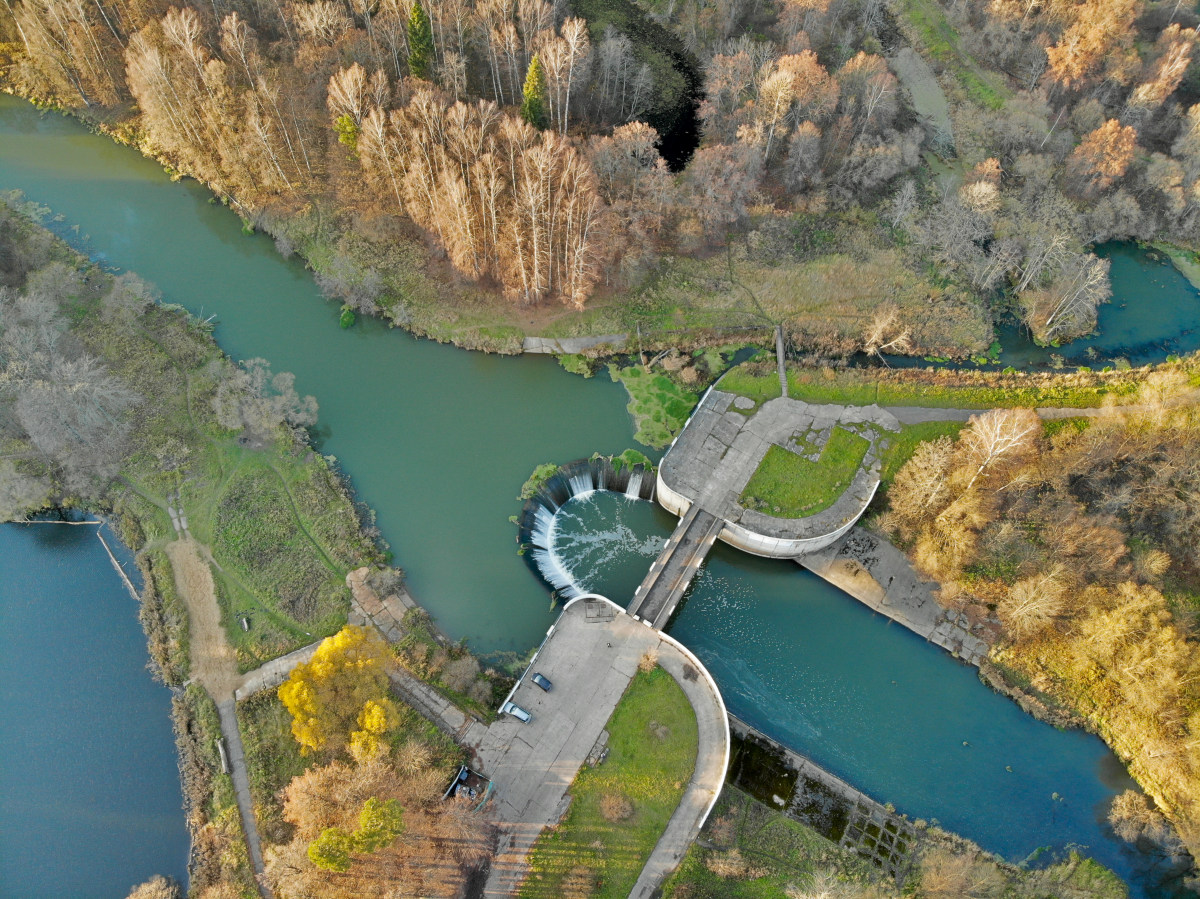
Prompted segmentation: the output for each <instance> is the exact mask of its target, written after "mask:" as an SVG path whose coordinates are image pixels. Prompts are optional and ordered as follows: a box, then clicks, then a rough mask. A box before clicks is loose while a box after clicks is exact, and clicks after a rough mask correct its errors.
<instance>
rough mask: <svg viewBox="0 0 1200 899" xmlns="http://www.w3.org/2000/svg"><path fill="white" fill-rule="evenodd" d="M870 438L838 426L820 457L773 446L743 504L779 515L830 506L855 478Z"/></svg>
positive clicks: (809, 512) (804, 513)
mask: <svg viewBox="0 0 1200 899" xmlns="http://www.w3.org/2000/svg"><path fill="white" fill-rule="evenodd" d="M870 447H871V442H870V441H869V440H867V439H866V438H865V437H860V436H858V435H857V434H852V433H851V432H850V431H847V430H845V429H844V428H837V427H835V428H834V429H833V430H832V431H831V432H830V434H829V440H828V441H827V442H826V444H825V447H824V448H823V449H822V450H821V456H820V458H819V459H818V461H816V462H814V461H812V460H811V459H805V458H804V457H802V456H799V455H797V454H796V453H793V452H792V451H791V450H786V449H784V448H783V447H780V446H772V447H770V448H769V449H768V450H767V454H766V456H764V457H763V460H762V462H760V463H759V465H758V468H757V469H756V470H755V472H754V476H753V477H751V478H750V483H748V484H747V485H746V489H745V491H744V492H743V493H742V499H741V501H742V505H744V506H745V507H746V508H748V509H758V510H759V511H760V512H765V513H766V514H768V515H774V516H776V517H777V518H804V517H806V516H808V515H815V514H816V513H818V512H820V511H822V510H824V509H828V508H829V507H830V506H832V505H833V504H834V503H835V502H837V499H838V497H839V496H841V495H842V494H843V493H845V491H846V488H847V487H849V486H850V482H851V481H852V480H853V479H854V474H855V472H857V471H858V467H859V466H860V465H861V464H862V461H863V457H864V456H865V455H866V454H867V450H868V449H870Z"/></svg>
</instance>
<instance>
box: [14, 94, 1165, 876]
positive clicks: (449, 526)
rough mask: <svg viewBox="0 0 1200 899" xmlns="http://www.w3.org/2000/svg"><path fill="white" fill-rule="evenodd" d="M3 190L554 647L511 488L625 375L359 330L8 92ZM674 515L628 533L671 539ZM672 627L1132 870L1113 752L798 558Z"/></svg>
mask: <svg viewBox="0 0 1200 899" xmlns="http://www.w3.org/2000/svg"><path fill="white" fill-rule="evenodd" d="M0 188H18V189H20V190H22V191H24V192H25V194H26V195H27V196H28V197H29V198H30V199H31V200H34V201H36V202H38V203H42V204H45V205H46V206H48V207H49V208H50V209H51V210H52V211H53V213H55V214H57V215H60V216H62V219H63V221H62V222H60V223H59V224H57V225H56V226H55V227H56V228H57V230H59V232H60V233H62V234H63V235H64V236H65V237H66V238H67V239H68V240H70V241H71V242H72V243H73V244H75V245H76V246H77V247H79V248H81V249H83V250H85V251H86V252H88V253H89V254H90V255H92V256H93V258H96V259H98V260H102V261H103V262H105V263H106V264H107V265H109V266H111V267H114V268H120V269H131V270H134V271H137V272H138V273H139V274H141V275H142V276H144V277H146V278H147V279H149V280H151V281H153V282H155V283H156V284H157V285H158V286H159V287H160V288H161V289H162V291H163V294H164V299H166V300H167V301H170V302H177V303H181V304H183V305H184V306H186V307H187V308H188V309H190V310H191V311H193V312H194V313H196V314H201V315H205V316H208V315H212V314H215V315H216V317H217V323H218V324H217V329H216V336H217V339H218V340H219V342H220V343H221V345H222V346H223V347H224V348H225V349H226V351H228V352H229V353H230V354H231V355H233V356H234V357H236V358H242V359H245V358H250V357H255V356H263V357H266V358H267V359H269V360H270V361H271V362H272V364H273V365H274V367H275V369H276V370H277V371H278V370H290V371H293V372H295V374H296V376H297V380H296V385H297V388H298V389H299V390H300V391H301V392H304V393H313V394H315V395H316V396H317V398H318V400H319V401H320V403H321V413H320V425H319V430H320V441H321V448H322V451H324V452H326V453H331V454H335V455H336V456H337V458H338V459H339V461H340V463H341V464H342V466H343V467H344V469H345V471H347V472H349V473H350V474H351V475H352V478H353V482H354V484H355V486H356V488H357V489H358V490H359V492H360V494H361V496H362V497H363V498H364V499H365V500H367V501H368V502H369V503H370V504H371V505H372V506H373V507H374V508H375V509H376V510H377V512H378V524H379V526H380V528H381V530H382V532H383V534H384V536H385V537H386V538H387V540H388V541H389V542H390V543H391V545H392V547H393V549H394V551H395V553H396V558H397V561H398V562H399V563H400V564H401V565H403V566H405V568H406V569H407V571H408V575H409V584H410V587H411V589H412V591H413V593H414V595H415V596H416V597H417V599H418V600H419V601H420V602H421V603H422V604H423V605H425V606H426V607H427V608H428V609H429V610H430V611H431V613H432V614H433V615H434V617H435V618H436V619H437V621H438V623H439V624H440V625H441V627H442V628H443V629H444V630H445V631H447V632H448V633H449V634H450V636H451V637H453V638H455V639H457V638H463V637H465V638H468V639H470V640H471V642H472V644H473V645H474V646H475V647H476V648H477V649H480V650H483V651H490V650H500V649H504V650H517V651H525V650H527V649H528V648H529V647H530V646H532V645H533V644H535V643H536V642H537V641H538V640H539V639H540V637H541V635H542V634H543V633H544V631H545V628H546V627H547V625H548V624H549V622H550V621H551V620H552V618H553V615H552V612H551V610H550V608H549V602H548V600H547V597H546V593H545V591H544V590H543V589H542V588H541V587H540V585H539V584H537V583H536V582H535V580H534V579H533V578H532V577H531V576H530V575H529V572H528V570H527V568H526V566H525V565H524V563H523V562H522V561H521V560H520V559H519V558H518V557H517V556H516V553H515V545H514V541H515V537H516V528H515V527H513V526H512V525H510V524H509V523H508V518H509V516H510V515H513V514H515V513H516V512H517V510H518V505H519V504H518V502H517V501H516V493H517V491H518V490H519V488H520V485H521V484H522V482H523V481H524V480H525V478H526V477H527V476H528V475H529V473H530V471H531V470H532V468H533V467H534V465H535V464H536V463H539V462H545V461H553V462H562V461H566V460H569V459H574V458H579V457H581V456H587V455H590V454H591V453H592V452H594V451H600V452H605V453H611V452H619V451H620V450H622V449H624V448H626V447H628V446H631V445H632V443H633V440H632V427H631V422H630V421H629V418H628V415H627V414H626V412H625V409H624V406H625V400H626V398H625V395H624V392H623V390H622V388H620V387H619V386H618V385H615V384H612V383H610V382H609V381H608V380H607V379H606V378H603V377H598V378H595V379H592V380H590V381H585V380H583V379H582V378H579V377H577V376H573V375H568V374H567V373H565V372H563V371H562V370H561V369H560V368H559V367H558V366H557V364H556V363H555V362H554V361H553V360H551V359H547V358H501V357H494V356H484V355H480V354H472V353H467V352H464V351H461V350H457V349H454V348H452V347H447V346H441V345H437V344H434V343H431V342H428V341H417V340H414V339H413V338H411V337H409V336H407V335H405V334H402V333H399V332H394V331H392V332H389V331H388V329H386V328H385V327H384V326H382V325H380V324H379V323H377V322H373V321H366V322H361V323H360V324H359V325H356V326H355V327H354V328H352V329H350V330H346V331H343V330H341V329H339V328H338V327H337V317H338V307H337V305H336V304H334V303H331V302H328V301H326V300H324V299H323V298H321V297H320V295H319V293H318V292H317V290H316V288H315V286H314V284H313V282H312V280H311V278H310V277H309V276H308V274H307V273H306V272H305V270H304V269H303V267H302V266H301V265H300V264H299V263H297V262H296V261H294V260H293V261H285V260H283V259H281V258H280V257H279V256H278V255H277V254H276V253H275V250H274V247H273V245H272V243H271V241H270V240H268V239H267V238H265V237H263V236H261V235H253V236H247V235H244V234H243V233H242V232H241V228H240V222H239V220H238V219H237V218H236V216H234V215H233V214H232V213H230V212H229V211H228V210H226V209H224V208H223V207H221V206H219V205H217V204H215V203H212V202H210V199H209V195H208V194H207V193H206V192H205V191H204V190H203V189H202V188H200V187H199V186H197V185H195V184H193V183H191V182H187V181H184V182H179V183H172V182H170V181H169V180H168V179H167V177H166V176H165V175H164V174H163V173H162V171H161V169H159V168H158V167H157V166H156V165H154V164H153V163H151V162H149V161H147V160H145V159H143V158H141V157H139V156H138V155H137V154H135V153H134V152H132V151H130V150H128V149H125V148H122V147H119V146H116V145H114V144H113V143H112V142H110V141H109V140H107V139H106V138H103V137H98V136H94V135H90V134H88V133H87V132H86V131H85V130H84V129H83V128H81V127H80V126H79V125H78V124H77V123H75V122H73V121H71V120H68V119H63V118H61V117H58V116H54V115H48V116H47V115H41V114H39V113H38V112H37V111H36V110H34V109H33V108H32V107H31V106H29V105H28V104H25V103H22V102H20V101H16V100H13V99H11V98H0ZM646 508H647V509H649V508H650V507H648V506H647V507H646ZM650 514H651V515H658V516H660V517H661V514H662V513H653V512H652V513H650ZM668 527H669V525H668V523H666V522H664V521H659V522H657V523H652V524H651V525H650V526H646V525H645V524H639V525H638V526H637V527H636V528H631V529H630V531H629V534H630V535H631V538H632V539H635V540H641V542H642V543H643V544H646V545H648V546H650V547H651V549H652V547H653V543H654V540H656V539H660V538H661V535H662V533H665V531H664V529H665V528H668ZM639 535H641V536H639ZM646 551H648V550H646V548H645V546H643V547H642V549H641V550H639V551H638V552H639V553H640V554H639V555H638V556H637V559H636V565H634V564H618V565H617V566H616V567H617V568H618V569H620V570H621V571H622V576H623V577H624V578H625V579H626V580H629V579H630V578H632V583H635V584H636V583H637V581H639V580H640V579H641V575H642V573H643V571H644V567H641V566H643V565H644V561H643V560H644V553H645V552H646ZM614 558H617V557H616V556H614ZM635 568H636V570H634V569H635ZM611 589H613V590H614V591H619V590H621V589H624V588H623V587H620V586H617V585H614V586H613V587H612V588H611ZM706 597H708V598H706ZM614 598H619V597H614ZM674 628H675V630H674V632H675V633H676V635H677V636H679V637H680V638H681V639H683V640H684V642H686V643H689V644H691V645H693V648H695V649H696V650H697V651H698V652H700V653H701V655H702V657H704V658H706V660H707V661H708V662H709V664H711V665H712V667H713V669H714V674H716V675H717V677H718V680H719V681H720V683H721V687H722V690H723V691H725V692H726V695H727V699H728V701H729V703H730V705H731V706H732V707H733V708H734V710H735V711H737V712H739V713H741V714H743V716H744V717H747V718H749V719H750V720H752V721H754V722H755V723H758V724H760V725H763V729H764V730H767V731H768V732H770V733H772V734H773V735H775V736H777V737H779V738H780V739H781V740H783V741H784V742H789V743H793V744H800V745H797V748H798V749H801V750H802V751H809V752H812V754H814V755H815V756H817V757H818V759H819V760H821V761H823V762H825V763H826V764H829V766H830V767H832V768H834V769H835V770H837V771H838V772H839V773H840V774H842V775H843V776H845V777H846V778H847V779H848V780H850V781H851V782H853V783H855V784H857V785H859V786H861V787H863V788H864V789H866V790H868V791H870V792H871V793H873V794H874V795H875V796H877V797H878V798H879V799H880V800H881V801H893V802H895V803H896V804H897V806H899V807H900V809H901V810H902V811H905V812H907V813H909V814H911V815H913V816H920V817H925V818H937V819H939V820H941V821H942V822H943V823H944V824H946V825H947V826H950V827H953V828H954V829H956V830H958V831H960V832H962V833H963V834H964V835H966V836H969V837H973V838H975V839H978V840H979V841H980V842H982V843H983V844H984V845H985V846H987V847H988V848H991V849H995V850H997V851H1003V852H1005V853H1007V854H1009V855H1010V856H1013V857H1019V856H1022V855H1023V854H1025V852H1027V851H1028V850H1029V849H1030V848H1033V847H1035V846H1039V845H1046V844H1050V843H1053V844H1056V845H1061V844H1064V843H1067V842H1071V841H1074V842H1077V843H1081V844H1086V845H1088V846H1089V847H1090V850H1091V851H1096V852H1097V855H1100V856H1101V857H1102V858H1103V859H1104V861H1105V862H1106V863H1107V864H1110V865H1112V866H1113V867H1115V868H1117V869H1118V870H1121V871H1122V872H1123V873H1126V874H1129V873H1130V872H1131V871H1132V868H1133V864H1132V861H1131V860H1130V859H1128V858H1125V857H1124V856H1123V855H1122V853H1121V852H1120V851H1119V849H1118V848H1117V847H1116V846H1115V844H1113V843H1111V842H1105V841H1103V836H1102V834H1101V829H1100V827H1099V826H1098V825H1097V823H1096V820H1095V814H1096V811H1097V809H1096V808H1095V806H1096V805H1097V803H1103V802H1104V801H1105V798H1106V797H1108V796H1111V795H1112V792H1113V790H1114V789H1115V788H1116V787H1117V786H1119V783H1117V782H1116V781H1113V780H1112V778H1111V776H1110V774H1111V771H1110V768H1111V766H1112V765H1113V764H1115V760H1113V759H1112V756H1111V754H1108V753H1107V752H1106V751H1105V750H1104V749H1103V746H1102V745H1101V744H1100V743H1099V741H1097V740H1095V739H1093V738H1087V737H1084V736H1081V735H1079V734H1061V733H1059V732H1057V731H1054V730H1053V729H1052V728H1049V727H1046V726H1044V725H1040V724H1038V723H1036V722H1033V721H1032V720H1030V719H1028V718H1027V717H1025V716H1024V715H1022V714H1021V713H1020V712H1019V711H1018V710H1017V709H1016V707H1015V706H1014V705H1012V704H1011V703H1008V702H1007V701H1005V700H1001V699H999V698H998V697H995V696H994V695H993V694H992V693H991V692H990V691H989V690H987V689H986V688H985V687H983V686H982V685H981V684H979V683H978V681H977V680H975V678H974V674H973V672H971V671H970V670H969V669H967V668H965V667H964V666H961V665H959V664H958V663H956V662H954V661H953V660H952V659H950V658H949V657H948V656H946V655H945V654H944V653H942V652H941V651H940V650H937V649H935V648H933V647H930V646H927V645H925V644H923V643H922V642H921V641H920V640H917V639H914V638H913V637H912V635H910V634H908V633H907V632H905V631H903V630H902V629H900V628H898V627H894V626H891V627H889V626H887V625H886V624H885V623H884V622H882V621H881V620H879V619H876V618H874V617H872V616H871V615H870V614H869V613H867V612H866V611H865V610H864V609H862V608H860V607H859V606H858V604H857V603H855V602H854V601H853V600H851V599H849V598H848V597H846V596H844V595H843V594H840V593H838V592H837V591H835V590H832V589H830V588H828V587H826V586H825V585H824V584H823V583H822V582H819V581H817V580H816V579H814V578H811V577H809V576H807V575H804V574H803V573H801V572H799V571H798V570H796V569H795V568H794V566H790V565H787V564H780V565H776V566H773V567H771V566H765V564H764V563H760V562H759V561H758V560H753V559H749V558H746V557H739V556H737V555H736V554H732V553H726V552H718V553H717V554H716V556H715V557H714V561H713V563H712V564H711V565H710V566H709V570H708V571H707V572H706V573H705V575H704V576H703V577H702V580H701V584H700V585H699V586H698V587H697V589H696V591H695V592H694V594H693V596H692V597H691V599H690V600H689V602H688V605H687V607H686V608H685V610H684V613H683V614H681V615H680V617H679V620H678V621H677V622H676V624H675V625H674ZM143 651H144V650H143ZM856 659H857V660H858V662H859V663H857V664H856V663H855V660H856ZM885 675H890V676H887V677H885ZM892 680H895V681H896V682H897V683H896V684H892V683H891V681H892ZM948 684H952V687H951V686H947V685H948ZM959 720H962V721H963V722H964V723H962V724H961V726H958V727H955V726H954V725H955V722H957V721H959ZM936 721H942V722H943V725H942V726H941V728H940V729H939V730H937V731H936V734H935V733H933V732H930V727H931V724H930V722H936ZM810 732H811V733H810ZM806 733H810V736H809V738H807V739H806V738H805V736H804V735H805V734H806ZM964 741H965V742H966V744H967V745H965V746H964V745H963V743H964ZM1025 744H1030V745H1029V746H1026V745H1025ZM818 750H819V751H818ZM1005 766H1009V767H1012V768H1013V769H1014V770H1013V771H1012V772H1009V771H1007V769H1006V767H1005ZM1040 766H1044V767H1046V769H1047V771H1046V774H1045V777H1044V778H1041V777H1040V775H1037V774H1036V772H1035V770H1034V769H1036V768H1038V767H1040ZM976 787H978V788H976ZM1053 792H1057V793H1058V794H1059V796H1060V798H1059V799H1053V798H1052V797H1051V795H1050V794H1051V793H1053ZM1042 794H1045V795H1042ZM1019 797H1029V798H1028V799H1024V798H1020V799H1019V801H1018V798H1019ZM1010 801H1013V802H1016V805H1014V806H1013V810H1012V811H1011V812H1010V810H1009V809H1008V808H1007V806H1006V803H1009V802H1010ZM1048 802H1053V803H1055V804H1054V805H1047V803H1048ZM1100 850H1103V852H1101V851H1100ZM1135 894H1136V895H1148V893H1146V892H1145V891H1144V890H1143V889H1142V888H1140V887H1138V888H1137V889H1136V890H1135Z"/></svg>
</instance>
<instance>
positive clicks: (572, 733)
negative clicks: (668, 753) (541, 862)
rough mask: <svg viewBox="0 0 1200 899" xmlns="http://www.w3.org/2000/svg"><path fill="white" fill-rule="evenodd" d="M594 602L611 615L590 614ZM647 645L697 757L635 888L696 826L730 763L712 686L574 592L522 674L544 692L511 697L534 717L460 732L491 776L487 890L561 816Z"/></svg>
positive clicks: (508, 880) (503, 882) (524, 686)
mask: <svg viewBox="0 0 1200 899" xmlns="http://www.w3.org/2000/svg"><path fill="white" fill-rule="evenodd" d="M596 604H601V605H603V606H604V607H605V611H610V612H612V613H613V614H589V612H594V610H593V609H589V607H590V606H593V605H596ZM648 649H655V650H656V651H657V652H658V654H659V664H660V665H661V666H662V667H663V668H664V669H665V670H666V671H668V672H669V673H670V674H671V675H672V676H673V677H674V678H675V679H676V681H677V682H678V683H679V685H680V687H682V688H683V691H684V693H685V694H686V695H687V697H688V699H689V701H690V702H691V703H692V707H693V708H694V709H695V711H696V719H697V724H698V727H699V754H698V757H697V761H696V769H695V773H694V774H693V776H692V780H691V782H690V784H689V785H688V788H687V790H686V791H685V793H684V797H683V800H682V801H681V802H680V805H679V808H678V809H677V810H676V813H675V815H674V816H673V817H672V819H671V821H670V822H669V824H668V827H667V832H666V833H665V834H664V836H663V838H662V840H660V843H659V846H658V847H656V848H655V852H654V854H653V855H652V856H651V858H650V860H649V861H648V862H647V865H646V870H645V871H643V876H642V877H643V879H642V880H640V881H639V885H640V886H641V889H642V891H643V892H642V893H641V894H640V895H649V893H650V892H652V890H653V888H654V887H655V886H657V884H658V883H659V882H660V881H661V879H662V877H664V876H665V875H666V874H667V873H669V872H670V871H672V870H674V867H675V865H677V864H678V862H679V860H680V859H682V857H683V853H684V852H686V850H687V846H688V845H689V844H690V843H691V841H692V840H693V839H694V838H695V836H696V835H697V834H698V833H699V832H700V827H701V825H702V824H703V822H704V819H705V818H706V817H707V815H708V812H709V811H710V810H711V809H712V805H713V804H714V803H715V802H716V798H717V795H718V794H719V793H720V790H721V786H722V784H723V783H724V782H725V771H726V769H727V767H728V764H729V724H728V719H727V718H726V715H725V706H724V703H723V702H722V701H721V697H720V693H719V691H718V690H717V687H716V684H715V683H714V682H713V680H712V678H711V676H710V675H709V674H708V672H707V671H706V670H705V669H704V666H703V665H701V664H700V662H699V661H698V660H697V659H696V658H695V657H694V656H693V655H692V654H691V653H690V652H688V651H687V650H686V649H684V648H683V647H682V646H680V645H679V644H678V643H676V642H675V641H674V640H672V639H671V638H669V637H666V636H665V635H663V634H661V633H659V632H658V631H656V630H654V629H653V628H651V627H648V626H647V625H645V624H642V623H641V622H638V621H635V620H634V619H633V618H631V617H630V616H629V615H626V614H625V612H624V610H622V609H620V607H619V606H616V605H615V604H612V603H609V602H608V601H607V600H603V599H595V600H590V599H587V598H580V599H577V600H574V601H572V602H571V603H570V604H568V606H567V608H566V609H565V610H564V611H563V614H562V616H561V617H560V618H559V620H558V623H557V624H556V625H555V626H554V628H552V630H551V633H550V635H549V636H548V637H547V639H546V642H545V643H544V644H543V646H542V648H541V650H540V651H539V653H538V656H537V659H536V661H535V663H534V665H533V668H532V670H531V671H530V672H529V673H530V674H532V673H533V671H538V672H541V673H542V674H544V675H545V676H546V677H548V678H549V679H550V680H551V681H552V682H553V683H554V689H553V690H552V691H551V692H549V693H546V692H544V691H543V690H541V689H540V688H539V687H537V686H535V685H533V684H532V683H531V682H528V681H522V682H521V683H520V684H519V685H518V686H517V689H516V691H515V692H514V694H513V696H512V701H513V702H515V703H516V704H517V705H519V706H520V707H521V708H523V709H525V710H526V711H528V712H529V713H530V714H531V715H532V720H531V721H530V722H529V723H528V724H523V723H521V722H520V721H518V720H517V719H515V718H513V717H511V716H502V717H501V718H500V719H499V720H498V721H496V722H495V723H493V724H492V725H491V726H490V727H488V728H487V729H486V730H483V729H482V728H480V729H478V730H475V729H472V731H470V732H469V733H468V735H467V740H468V742H469V743H471V745H469V746H468V748H469V749H472V750H473V751H474V752H475V755H476V759H477V761H476V767H477V769H478V770H480V771H481V772H483V773H484V774H485V775H487V776H488V777H490V778H491V780H492V782H493V790H494V793H493V796H494V799H493V817H494V820H495V821H496V822H497V824H498V825H499V829H500V840H499V846H498V848H497V852H496V855H495V858H494V859H493V861H492V870H491V875H490V877H489V879H488V883H487V886H486V889H485V895H486V896H494V897H499V896H510V895H513V894H514V893H515V892H516V890H517V889H518V887H519V885H520V883H521V881H522V880H524V878H525V876H526V874H527V871H528V868H527V863H526V859H527V856H528V854H529V850H530V849H531V848H532V846H533V844H534V842H535V841H536V840H537V838H538V835H539V834H540V833H541V832H542V830H543V829H545V828H546V827H548V826H552V825H554V824H557V823H558V822H559V820H561V818H562V817H563V815H564V814H565V813H566V810H567V806H568V804H569V797H568V796H567V789H568V788H569V787H570V786H571V784H572V783H573V782H574V780H575V775H576V774H577V773H578V771H579V769H580V767H581V766H582V765H583V763H584V762H585V760H586V759H587V758H588V756H589V755H590V754H591V752H592V749H593V747H594V746H595V745H596V743H597V741H598V739H599V738H600V735H601V733H602V732H603V731H604V728H605V725H607V723H608V719H609V718H610V717H611V716H612V713H613V710H614V709H615V708H616V706H617V703H618V702H619V701H620V699H621V696H622V695H623V694H624V693H625V688H626V687H628V685H629V682H630V680H632V678H633V675H634V674H635V673H636V672H637V666H638V661H639V660H640V659H641V657H642V655H643V653H645V652H646V651H647V650H648ZM472 741H474V742H472Z"/></svg>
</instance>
